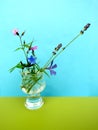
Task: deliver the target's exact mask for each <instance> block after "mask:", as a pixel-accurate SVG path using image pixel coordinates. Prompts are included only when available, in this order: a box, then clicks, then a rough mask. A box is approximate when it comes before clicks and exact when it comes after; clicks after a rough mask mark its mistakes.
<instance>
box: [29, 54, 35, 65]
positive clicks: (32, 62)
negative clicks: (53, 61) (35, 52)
mask: <svg viewBox="0 0 98 130" xmlns="http://www.w3.org/2000/svg"><path fill="white" fill-rule="evenodd" d="M28 62H29V63H30V64H32V65H33V64H35V63H36V57H34V56H32V55H31V56H30V58H28Z"/></svg>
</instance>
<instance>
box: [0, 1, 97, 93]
mask: <svg viewBox="0 0 98 130" xmlns="http://www.w3.org/2000/svg"><path fill="white" fill-rule="evenodd" d="M88 22H89V23H91V27H90V28H89V29H88V31H87V32H85V34H84V35H83V36H81V37H80V38H79V39H77V40H76V41H75V42H74V43H73V44H72V45H71V46H70V47H68V48H67V49H66V51H65V52H64V53H62V54H61V55H60V56H59V57H58V58H57V59H56V60H55V62H56V63H57V64H58V68H57V69H56V71H57V75H56V76H52V77H51V78H48V77H45V78H46V83H47V87H46V89H45V91H44V92H43V95H48V96H51V95H52V96H98V1H97V0H2V1H0V96H23V95H24V94H23V93H22V91H21V90H20V87H19V86H20V83H21V77H20V74H19V70H15V71H14V72H13V73H11V74H10V73H9V71H8V70H9V68H11V67H12V66H14V65H15V64H17V62H19V60H20V59H22V57H23V56H22V54H21V53H20V52H14V50H15V49H16V48H17V47H18V45H19V44H18V43H19V40H18V38H17V37H15V36H13V34H12V30H13V29H14V28H18V29H19V30H20V32H22V31H24V30H26V35H25V39H26V41H30V40H32V39H34V40H35V45H38V51H37V53H38V59H39V61H40V62H41V64H42V65H44V63H45V62H46V61H47V59H48V57H49V56H50V55H51V52H52V50H53V49H54V47H55V46H56V45H57V44H58V43H60V42H62V43H63V45H66V43H67V42H69V41H70V40H71V39H72V38H73V37H74V36H76V35H77V34H78V33H79V31H80V30H81V29H82V28H83V26H84V25H85V24H87V23H88Z"/></svg>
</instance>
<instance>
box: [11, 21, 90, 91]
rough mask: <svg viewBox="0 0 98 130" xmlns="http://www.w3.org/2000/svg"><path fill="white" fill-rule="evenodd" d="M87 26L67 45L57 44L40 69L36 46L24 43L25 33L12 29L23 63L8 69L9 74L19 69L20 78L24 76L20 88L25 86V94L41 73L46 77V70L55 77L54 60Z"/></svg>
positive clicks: (39, 77) (20, 62)
mask: <svg viewBox="0 0 98 130" xmlns="http://www.w3.org/2000/svg"><path fill="white" fill-rule="evenodd" d="M89 26H90V24H89V23H88V24H87V25H85V26H84V28H83V29H82V30H81V31H80V32H79V34H78V35H77V36H76V37H75V38H73V39H72V40H71V41H70V42H69V43H68V44H66V45H65V46H64V47H63V46H62V43H60V44H58V45H57V46H56V47H55V48H54V50H53V52H52V55H51V57H50V58H49V59H48V61H47V62H46V64H45V65H44V66H43V67H40V65H39V64H38V63H37V56H36V54H35V51H36V50H37V49H38V46H33V41H31V42H30V43H26V42H25V41H23V40H22V38H23V36H24V34H25V31H24V32H22V33H21V34H20V33H19V31H18V30H17V29H14V30H13V34H14V35H16V36H18V37H19V40H20V47H19V48H17V49H16V51H18V50H22V51H23V53H24V56H25V63H23V62H22V61H19V63H18V64H17V65H15V66H14V67H12V68H11V69H10V72H12V71H13V70H14V69H16V68H19V69H21V72H22V73H21V75H22V77H23V75H25V77H24V78H23V84H22V87H24V86H25V88H28V90H27V92H29V91H30V90H31V88H32V87H33V86H34V85H35V84H36V83H37V82H38V81H39V80H40V79H41V78H42V74H41V73H45V74H46V75H49V74H48V73H47V72H46V70H48V71H50V74H51V75H56V71H55V70H54V69H55V68H56V67H57V64H54V60H55V58H57V57H58V56H59V55H60V54H61V53H62V52H63V51H64V50H65V49H66V48H67V47H68V46H69V45H70V44H71V43H72V42H73V41H75V40H76V39H77V38H78V37H79V36H80V35H82V34H83V33H84V31H86V30H87V29H88V28H89ZM38 75H39V76H38ZM32 82H33V85H30V84H32ZM26 84H27V86H26ZM28 84H29V85H28Z"/></svg>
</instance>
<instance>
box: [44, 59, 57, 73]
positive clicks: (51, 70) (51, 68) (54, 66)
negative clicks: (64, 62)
mask: <svg viewBox="0 0 98 130" xmlns="http://www.w3.org/2000/svg"><path fill="white" fill-rule="evenodd" d="M55 68H57V64H54V65H53V60H52V62H51V65H50V66H49V67H48V68H46V69H48V70H49V71H50V74H51V75H56V71H54V70H53V69H55Z"/></svg>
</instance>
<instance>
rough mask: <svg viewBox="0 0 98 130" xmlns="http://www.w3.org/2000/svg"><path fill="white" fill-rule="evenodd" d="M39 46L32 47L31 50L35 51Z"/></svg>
mask: <svg viewBox="0 0 98 130" xmlns="http://www.w3.org/2000/svg"><path fill="white" fill-rule="evenodd" d="M37 48H38V46H34V47H31V48H30V50H32V51H34V50H36V49H37Z"/></svg>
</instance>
